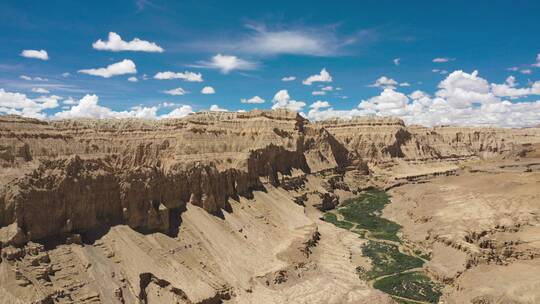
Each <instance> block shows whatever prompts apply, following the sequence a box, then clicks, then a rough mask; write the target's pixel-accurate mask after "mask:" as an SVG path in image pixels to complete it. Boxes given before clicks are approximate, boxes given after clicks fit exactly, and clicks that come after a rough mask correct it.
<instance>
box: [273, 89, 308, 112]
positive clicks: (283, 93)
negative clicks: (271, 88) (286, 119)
mask: <svg viewBox="0 0 540 304" xmlns="http://www.w3.org/2000/svg"><path fill="white" fill-rule="evenodd" d="M272 102H273V103H274V105H273V106H272V109H288V110H291V111H296V112H299V111H300V110H302V108H303V107H304V106H305V105H306V103H305V102H303V101H296V100H293V99H292V98H291V96H290V95H289V92H288V91H287V90H280V91H279V92H277V93H276V95H274V98H273V99H272Z"/></svg>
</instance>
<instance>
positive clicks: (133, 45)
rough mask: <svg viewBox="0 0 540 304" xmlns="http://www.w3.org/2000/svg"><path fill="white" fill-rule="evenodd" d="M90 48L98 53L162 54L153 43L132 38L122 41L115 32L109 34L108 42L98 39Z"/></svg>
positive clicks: (159, 48)
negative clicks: (134, 52) (98, 51)
mask: <svg viewBox="0 0 540 304" xmlns="http://www.w3.org/2000/svg"><path fill="white" fill-rule="evenodd" d="M92 47H93V48H94V49H96V50H100V51H113V52H120V51H136V52H158V53H161V52H163V51H164V50H163V48H162V47H160V46H159V45H157V44H155V43H154V42H149V41H145V40H141V39H139V38H134V39H133V40H131V41H129V42H127V41H124V40H122V37H120V35H118V34H117V33H115V32H110V33H109V40H106V41H103V40H101V39H99V40H98V41H96V42H94V43H93V44H92Z"/></svg>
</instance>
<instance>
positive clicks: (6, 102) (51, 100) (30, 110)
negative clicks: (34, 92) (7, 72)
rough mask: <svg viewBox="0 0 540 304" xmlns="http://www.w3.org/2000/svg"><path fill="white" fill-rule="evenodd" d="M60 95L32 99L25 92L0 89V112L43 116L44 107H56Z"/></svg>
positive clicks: (36, 116) (34, 116) (35, 116)
mask: <svg viewBox="0 0 540 304" xmlns="http://www.w3.org/2000/svg"><path fill="white" fill-rule="evenodd" d="M59 98H60V97H58V96H53V97H44V96H43V97H39V98H36V99H34V100H32V99H30V98H28V97H27V96H26V95H25V94H21V93H12V92H6V91H5V90H4V89H0V114H15V115H22V116H26V117H33V118H41V119H43V118H45V117H46V115H45V114H43V113H42V111H43V110H46V109H54V108H56V107H58V99H59Z"/></svg>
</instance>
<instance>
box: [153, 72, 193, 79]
mask: <svg viewBox="0 0 540 304" xmlns="http://www.w3.org/2000/svg"><path fill="white" fill-rule="evenodd" d="M154 79H159V80H168V79H182V80H184V81H188V82H202V81H203V78H202V74H201V73H194V72H189V71H185V72H183V73H182V72H171V71H166V72H158V73H157V74H156V75H154Z"/></svg>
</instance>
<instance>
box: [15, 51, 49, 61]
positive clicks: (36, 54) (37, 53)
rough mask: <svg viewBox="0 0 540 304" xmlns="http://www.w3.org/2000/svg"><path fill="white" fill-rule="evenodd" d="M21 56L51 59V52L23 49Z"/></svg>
mask: <svg viewBox="0 0 540 304" xmlns="http://www.w3.org/2000/svg"><path fill="white" fill-rule="evenodd" d="M21 56H23V57H26V58H35V59H40V60H49V54H47V51H45V50H39V51H38V50H23V51H22V52H21Z"/></svg>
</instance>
